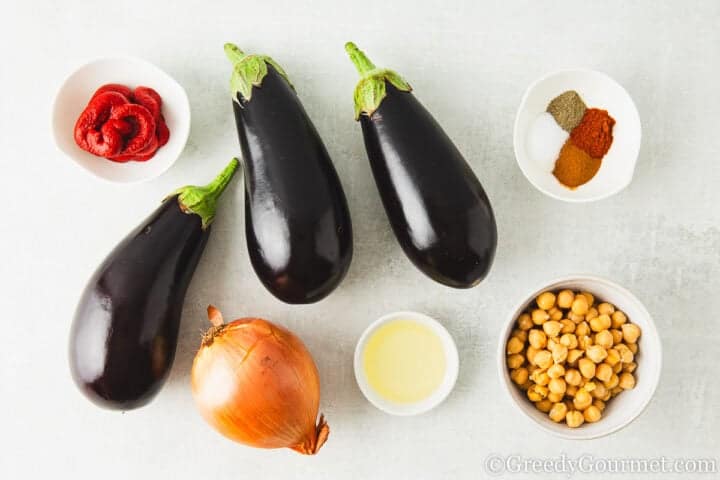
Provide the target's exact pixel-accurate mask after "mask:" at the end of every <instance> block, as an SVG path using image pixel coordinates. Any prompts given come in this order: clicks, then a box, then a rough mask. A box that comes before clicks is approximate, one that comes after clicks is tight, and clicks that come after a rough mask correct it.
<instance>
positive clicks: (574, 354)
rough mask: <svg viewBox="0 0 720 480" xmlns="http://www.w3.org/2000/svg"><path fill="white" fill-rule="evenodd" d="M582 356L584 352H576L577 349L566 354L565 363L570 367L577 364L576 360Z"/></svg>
mask: <svg viewBox="0 0 720 480" xmlns="http://www.w3.org/2000/svg"><path fill="white" fill-rule="evenodd" d="M584 354H585V352H583V351H582V350H578V349H574V350H570V351H569V352H568V356H567V362H568V363H569V364H570V365H575V363H577V361H578V359H579V358H580V357H582V356H583V355H584Z"/></svg>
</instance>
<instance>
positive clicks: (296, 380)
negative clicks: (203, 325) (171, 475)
mask: <svg viewBox="0 0 720 480" xmlns="http://www.w3.org/2000/svg"><path fill="white" fill-rule="evenodd" d="M208 318H209V319H210V322H211V323H212V324H213V326H212V327H211V328H210V329H209V330H208V331H207V332H206V333H205V335H204V336H203V339H202V344H201V345H200V350H199V351H198V352H197V355H195V360H194V361H193V367H192V374H191V379H190V380H191V383H192V392H193V397H194V398H195V402H196V404H197V406H198V409H199V410H200V413H201V414H202V416H203V418H204V419H205V420H206V421H207V422H208V423H209V424H210V425H212V426H213V427H214V428H215V429H216V430H217V431H219V432H220V433H222V434H223V435H225V436H226V437H228V438H230V439H232V440H235V441H236V442H240V443H243V444H245V445H249V446H252V447H258V448H284V447H287V448H291V449H293V450H295V451H297V452H300V453H303V454H305V455H313V454H315V453H317V452H318V450H320V447H322V445H323V444H324V443H325V440H327V436H328V434H329V433H330V428H329V427H328V425H327V423H325V419H324V417H323V416H322V415H320V418H319V420H318V418H317V415H318V408H319V403H320V378H319V376H318V370H317V367H316V366H315V362H314V361H313V358H312V356H310V352H308V350H307V349H306V348H305V345H303V343H302V341H301V340H300V339H299V338H298V337H297V336H295V335H294V334H292V333H291V332H290V331H288V330H286V329H284V328H282V327H280V326H278V325H275V324H273V323H270V322H269V321H267V320H263V319H261V318H241V319H238V320H235V321H233V322H230V323H227V324H225V323H223V319H222V315H221V314H220V311H219V310H217V309H216V308H215V307H213V306H212V305H211V306H209V307H208Z"/></svg>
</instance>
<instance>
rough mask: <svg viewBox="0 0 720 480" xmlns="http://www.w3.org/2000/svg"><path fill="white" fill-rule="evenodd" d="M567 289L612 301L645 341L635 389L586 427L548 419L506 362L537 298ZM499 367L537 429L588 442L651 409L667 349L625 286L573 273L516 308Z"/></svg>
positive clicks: (505, 331) (509, 390)
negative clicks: (526, 312) (513, 339)
mask: <svg viewBox="0 0 720 480" xmlns="http://www.w3.org/2000/svg"><path fill="white" fill-rule="evenodd" d="M565 288H568V289H571V290H574V291H577V290H580V291H586V292H590V293H592V294H593V295H595V297H596V298H598V299H600V300H602V301H606V302H610V303H612V304H613V305H615V306H616V307H618V308H619V309H620V310H622V311H623V312H625V313H626V315H627V317H628V321H630V322H632V323H634V324H636V325H637V326H639V327H640V329H641V331H642V333H641V336H640V340H639V341H638V342H639V343H638V346H639V350H638V354H637V355H636V357H635V362H636V363H637V365H638V366H637V369H636V370H635V372H634V375H635V380H636V385H635V388H633V389H631V390H626V391H624V392H622V393H621V394H620V395H618V396H617V397H615V398H613V399H611V400H610V401H608V403H607V406H606V407H605V410H604V411H603V416H602V418H601V419H600V420H599V421H598V422H596V423H584V424H583V425H581V426H580V427H578V428H570V427H568V426H567V425H566V424H565V423H564V422H562V423H555V422H553V421H552V420H550V419H549V418H548V416H547V414H546V413H542V412H540V411H539V410H538V409H536V408H535V406H534V405H533V404H532V403H531V402H530V400H528V398H527V397H526V396H525V393H524V392H523V391H521V390H520V389H519V388H518V386H517V385H515V383H514V382H513V381H512V380H511V379H510V372H509V371H508V368H507V364H506V358H507V354H506V353H505V347H506V344H507V340H508V338H509V336H510V332H511V331H512V330H513V328H514V326H515V321H516V320H517V318H518V316H519V315H520V314H521V313H522V312H523V311H524V310H525V309H526V308H527V307H528V306H529V305H530V304H531V303H532V302H534V301H535V297H537V295H539V294H540V293H542V292H544V291H546V290H550V291H556V290H562V289H565ZM497 367H498V372H499V374H500V383H501V384H502V385H503V386H504V387H505V391H506V392H507V394H508V396H509V397H510V399H511V401H512V403H513V404H514V405H515V406H517V407H518V408H519V409H520V411H522V412H523V413H524V414H525V415H526V416H527V417H528V418H530V419H531V420H532V421H533V422H534V423H535V424H536V425H538V426H539V427H540V428H542V429H543V430H545V431H547V432H550V433H552V434H553V435H556V436H558V437H562V438H568V439H575V440H588V439H591V438H598V437H602V436H605V435H608V434H610V433H613V432H616V431H618V430H620V429H621V428H623V427H625V426H627V425H628V424H629V423H630V422H632V421H633V420H634V419H635V418H637V417H638V415H640V414H641V413H642V411H643V410H644V409H645V407H647V405H648V403H650V399H651V398H652V396H653V394H654V393H655V389H656V388H657V385H658V383H659V381H660V372H661V370H662V345H661V343H660V337H659V336H658V332H657V329H656V328H655V323H654V322H653V320H652V317H651V316H650V314H649V313H648V311H647V310H646V309H645V307H644V306H643V304H642V303H641V302H640V300H638V299H637V298H636V297H635V296H634V295H633V294H632V293H630V292H629V291H628V290H626V289H624V288H623V287H621V286H620V285H618V284H616V283H614V282H611V281H609V280H605V279H603V278H598V277H594V276H588V275H573V276H568V277H565V278H561V279H559V280H555V281H553V282H550V283H549V284H546V285H544V286H543V287H542V288H538V289H536V290H534V291H532V292H531V293H530V294H529V295H527V296H526V297H525V298H524V299H523V300H522V302H520V304H518V306H517V307H516V308H515V309H513V310H512V312H511V313H510V316H509V317H508V319H507V323H506V324H505V328H504V329H503V331H502V332H501V334H500V343H499V345H498V351H497Z"/></svg>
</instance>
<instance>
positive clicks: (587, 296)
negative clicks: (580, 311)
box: [580, 292, 595, 307]
mask: <svg viewBox="0 0 720 480" xmlns="http://www.w3.org/2000/svg"><path fill="white" fill-rule="evenodd" d="M580 295H582V296H583V297H585V300H587V304H588V307H592V306H593V305H594V304H595V297H594V296H593V294H592V293H590V292H581V293H580Z"/></svg>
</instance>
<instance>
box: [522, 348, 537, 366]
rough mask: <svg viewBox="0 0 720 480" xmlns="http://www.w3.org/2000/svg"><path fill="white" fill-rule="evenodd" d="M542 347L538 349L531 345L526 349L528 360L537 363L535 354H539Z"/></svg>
mask: <svg viewBox="0 0 720 480" xmlns="http://www.w3.org/2000/svg"><path fill="white" fill-rule="evenodd" d="M539 351H540V349H537V348H535V347H533V346H532V345H530V346H529V347H528V348H527V350H526V351H525V357H527V359H528V362H530V363H531V364H533V365H535V355H537V352H539Z"/></svg>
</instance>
